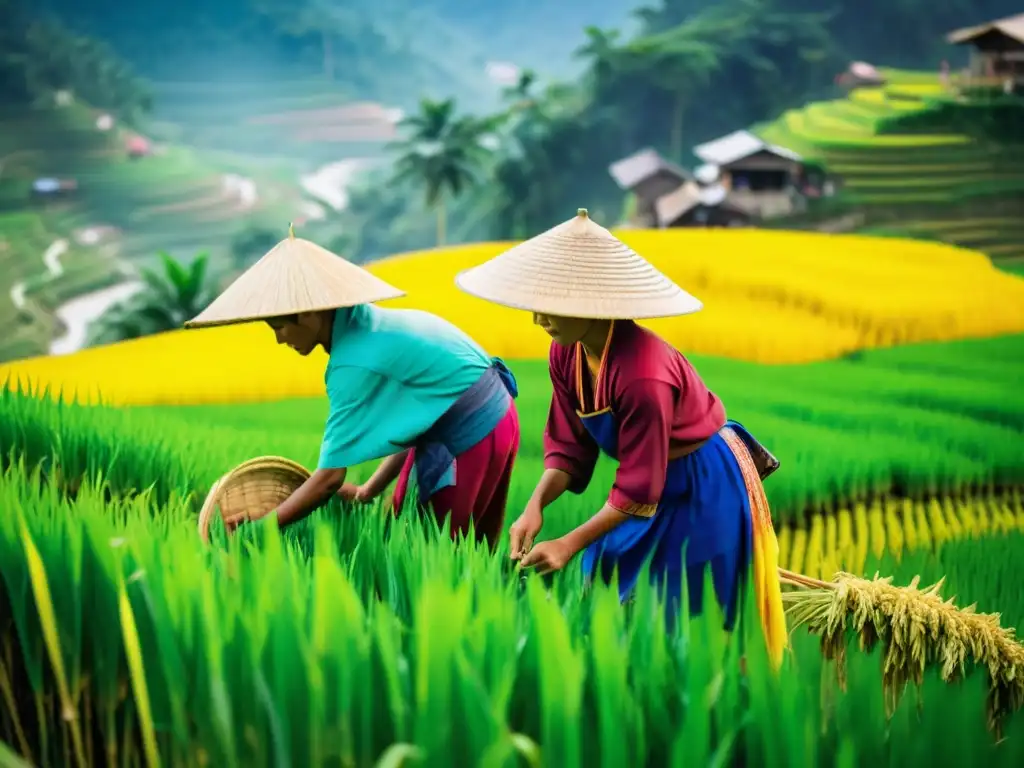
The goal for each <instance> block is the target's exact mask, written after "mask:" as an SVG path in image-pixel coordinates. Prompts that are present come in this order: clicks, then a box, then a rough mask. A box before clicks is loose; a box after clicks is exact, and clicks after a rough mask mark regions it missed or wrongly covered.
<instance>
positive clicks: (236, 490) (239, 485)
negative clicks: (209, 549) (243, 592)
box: [198, 456, 310, 542]
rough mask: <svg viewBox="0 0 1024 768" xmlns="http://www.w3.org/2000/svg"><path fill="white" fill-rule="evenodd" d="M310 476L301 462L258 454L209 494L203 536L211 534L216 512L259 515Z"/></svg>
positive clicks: (201, 516) (203, 514)
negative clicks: (211, 525)
mask: <svg viewBox="0 0 1024 768" xmlns="http://www.w3.org/2000/svg"><path fill="white" fill-rule="evenodd" d="M309 477H310V472H309V470H308V469H306V468H305V467H304V466H302V465H301V464H299V463H298V462H295V461H292V460H291V459H286V458H283V457H281V456H258V457H256V458H254V459H249V460H248V461H245V462H242V463H241V464H239V465H238V466H237V467H235V468H234V469H232V470H231V471H230V472H227V473H226V474H224V475H222V476H221V477H220V479H218V480H217V481H216V482H215V483H214V484H213V486H212V487H211V488H210V492H209V493H208V494H207V495H206V500H205V501H204V502H203V506H202V509H201V510H200V511H199V521H198V529H199V537H200V538H201V539H202V540H203V541H204V542H205V541H209V538H210V524H211V523H212V521H213V516H214V513H215V512H216V511H217V510H220V514H221V516H222V517H223V516H232V515H235V514H239V513H244V514H247V515H249V516H250V518H252V519H257V518H259V517H261V516H262V515H265V514H266V513H268V512H270V511H271V510H272V509H274V508H275V507H277V505H279V504H280V503H281V502H282V501H284V500H285V499H287V498H288V497H289V496H291V495H292V493H294V492H295V490H296V489H297V488H298V487H299V486H301V485H302V484H303V483H304V482H305V481H306V480H308V479H309Z"/></svg>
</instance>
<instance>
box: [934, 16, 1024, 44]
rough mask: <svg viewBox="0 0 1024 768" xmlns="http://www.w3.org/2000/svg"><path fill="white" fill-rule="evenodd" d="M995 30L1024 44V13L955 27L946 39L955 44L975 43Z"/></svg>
mask: <svg viewBox="0 0 1024 768" xmlns="http://www.w3.org/2000/svg"><path fill="white" fill-rule="evenodd" d="M993 32H994V33H996V34H997V35H998V34H1001V35H1003V36H1005V37H1008V38H1010V39H1011V40H1014V41H1016V42H1018V43H1020V44H1022V45H1024V13H1018V14H1017V15H1015V16H1007V17H1005V18H1002V19H997V20H996V21H990V22H987V23H985V24H978V25H976V26H973V27H963V28H962V29H955V30H953V31H952V32H950V33H949V34H948V35H946V41H947V42H950V43H953V44H954V45H963V44H964V43H973V42H975V41H977V40H978V39H979V38H981V37H983V36H985V35H988V34H991V33H993Z"/></svg>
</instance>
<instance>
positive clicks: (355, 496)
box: [338, 483, 374, 504]
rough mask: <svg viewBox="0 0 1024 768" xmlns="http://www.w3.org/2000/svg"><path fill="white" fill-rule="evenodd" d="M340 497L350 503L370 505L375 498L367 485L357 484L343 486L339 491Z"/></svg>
mask: <svg viewBox="0 0 1024 768" xmlns="http://www.w3.org/2000/svg"><path fill="white" fill-rule="evenodd" d="M338 496H340V497H341V498H343V499H344V500H345V501H347V502H349V503H352V502H356V501H357V502H359V503H360V504H368V503H370V502H371V501H373V498H374V497H373V496H372V495H371V494H370V492H369V489H368V488H367V487H366V486H365V485H356V484H355V483H344V484H342V486H341V488H339V489H338Z"/></svg>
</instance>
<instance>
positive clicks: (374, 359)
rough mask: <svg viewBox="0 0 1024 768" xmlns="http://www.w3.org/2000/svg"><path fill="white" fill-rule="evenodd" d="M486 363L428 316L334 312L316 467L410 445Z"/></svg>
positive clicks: (464, 338)
mask: <svg viewBox="0 0 1024 768" xmlns="http://www.w3.org/2000/svg"><path fill="white" fill-rule="evenodd" d="M491 364H492V363H491V358H490V357H488V355H487V354H486V353H485V352H484V350H483V349H482V348H481V347H480V345H479V344H477V343H476V342H475V341H473V339H471V338H470V337H469V336H468V335H466V334H465V333H464V332H462V331H461V330H459V329H458V328H457V327H456V326H454V325H452V324H451V323H449V322H448V321H447V320H444V319H442V318H440V317H437V316H436V315H432V314H430V313H428V312H421V311H419V310H415V309H383V308H381V307H377V306H374V305H372V304H360V305H358V306H355V307H349V308H346V309H339V310H337V311H336V313H335V318H334V331H333V336H332V338H331V354H330V360H329V361H328V363H327V371H326V373H325V374H324V384H325V385H326V387H327V398H328V400H329V401H330V415H329V416H328V417H327V426H326V427H325V429H324V439H323V444H322V445H321V447H320V461H319V464H318V466H319V468H320V469H341V468H342V467H351V466H354V465H356V464H361V463H363V462H365V461H371V460H373V459H379V458H382V457H384V456H390V455H391V454H393V453H398V452H399V451H401V450H404V449H405V448H408V447H410V445H411V444H412V443H413V442H414V441H415V440H416V439H417V438H418V437H419V436H420V435H422V434H423V433H424V432H426V431H427V430H428V429H429V428H430V427H431V426H432V425H433V424H434V422H436V421H437V420H438V419H439V418H440V417H441V415H442V414H443V413H444V412H445V411H447V410H448V409H449V408H450V407H451V406H452V404H453V403H454V402H455V401H456V400H457V399H458V398H459V396H460V395H462V393H463V392H465V391H466V390H467V389H469V387H471V386H472V385H473V384H475V383H476V381H477V380H478V379H479V378H480V377H481V376H482V375H483V374H484V372H485V371H486V370H487V369H488V368H489V367H490V366H491Z"/></svg>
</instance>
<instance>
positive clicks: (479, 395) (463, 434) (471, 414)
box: [415, 357, 519, 503]
mask: <svg viewBox="0 0 1024 768" xmlns="http://www.w3.org/2000/svg"><path fill="white" fill-rule="evenodd" d="M518 394H519V390H518V387H517V386H516V379H515V376H513V375H512V371H510V370H509V369H508V367H507V366H506V365H505V363H504V362H503V361H502V360H501V359H500V358H497V357H492V358H491V366H490V368H488V369H487V370H486V371H484V374H483V376H481V377H480V378H479V379H477V381H476V383H475V384H473V386H471V387H470V388H469V389H467V390H466V391H465V392H463V393H462V395H461V396H460V397H459V399H458V400H456V401H455V403H454V404H453V405H452V407H451V408H449V409H448V410H447V411H445V413H444V415H443V416H441V418H440V419H438V420H437V421H436V422H435V423H434V425H433V426H432V427H431V428H430V429H428V430H427V431H426V432H425V433H423V435H421V436H420V438H419V439H418V440H417V441H416V444H415V447H416V482H417V485H418V486H419V499H420V502H421V503H426V501H427V500H428V499H429V498H430V497H431V496H433V495H434V494H435V493H437V492H438V491H439V490H440V489H442V488H446V487H448V486H451V485H454V484H455V457H456V456H458V455H459V454H460V453H463V452H464V451H467V450H469V449H470V448H472V447H473V446H474V445H476V444H477V443H479V442H480V441H481V440H483V439H484V438H485V437H487V436H488V435H489V434H490V433H491V432H492V431H493V430H494V428H495V427H496V426H498V422H500V421H501V420H502V419H503V418H504V417H505V414H506V413H508V409H509V408H510V407H511V405H512V400H513V399H514V398H515V397H516V396H517V395H518Z"/></svg>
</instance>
